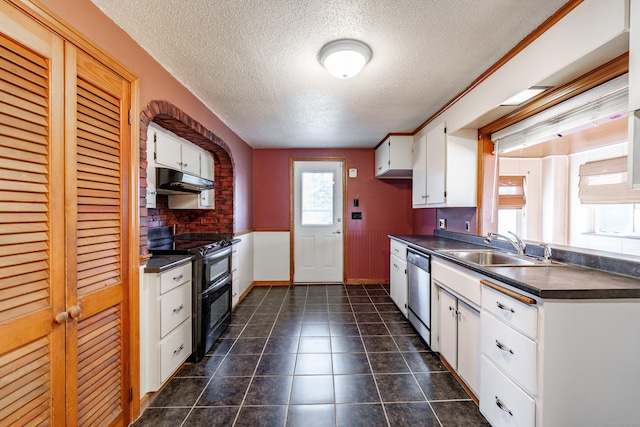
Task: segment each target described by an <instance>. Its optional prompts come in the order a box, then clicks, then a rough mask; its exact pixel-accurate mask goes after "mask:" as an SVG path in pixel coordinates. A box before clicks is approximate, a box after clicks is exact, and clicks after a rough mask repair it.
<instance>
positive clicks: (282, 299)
mask: <svg viewBox="0 0 640 427" xmlns="http://www.w3.org/2000/svg"><path fill="white" fill-rule="evenodd" d="M336 425H337V426H349V427H355V426H367V427H373V426H412V427H414V426H487V425H489V424H488V423H487V421H486V420H485V419H484V417H483V416H482V415H481V414H480V412H479V410H478V407H477V406H476V404H475V403H474V402H473V401H472V400H471V399H470V397H469V395H468V394H467V393H466V392H465V390H464V389H463V388H462V387H461V386H460V385H459V384H458V382H457V381H456V380H455V378H454V377H453V376H452V375H451V374H450V373H449V372H448V371H447V370H446V368H445V367H444V366H443V365H442V363H441V362H440V360H439V358H438V356H437V355H436V354H435V353H433V352H431V350H430V349H429V347H427V346H426V345H425V344H424V343H423V342H422V341H421V339H420V338H419V337H418V336H417V335H416V333H415V331H414V330H413V328H412V327H411V325H410V324H409V323H408V322H407V320H406V319H405V317H404V316H403V315H402V314H401V313H400V311H399V310H398V309H397V308H396V306H395V305H394V304H393V302H392V301H391V299H390V298H389V294H388V286H381V285H364V286H360V285H355V286H354V285H350V286H346V287H343V286H341V285H313V286H299V285H298V286H295V287H258V288H254V289H253V290H252V291H251V292H250V293H249V294H248V295H247V297H246V298H245V299H244V300H243V301H242V302H241V303H240V304H239V305H238V307H237V308H236V309H235V311H234V314H233V321H232V324H231V326H230V327H229V328H228V329H227V331H226V332H225V333H224V334H223V336H222V337H221V338H220V339H219V340H218V341H217V342H216V343H215V344H214V346H213V348H212V349H211V351H210V352H209V353H208V354H207V356H206V357H205V358H204V359H203V360H202V361H201V362H199V363H197V364H192V363H187V364H186V365H185V366H183V367H182V368H181V369H180V371H179V372H178V373H177V375H176V376H175V377H174V378H173V379H171V380H170V381H169V383H168V384H167V386H166V387H165V388H164V389H163V390H162V391H161V392H160V393H159V394H158V395H157V396H156V397H155V399H154V400H153V401H152V402H151V404H150V405H149V407H148V408H147V409H146V410H145V412H144V414H143V416H142V417H141V418H140V419H139V420H138V421H137V422H136V423H135V426H136V427H144V426H152V427H161V426H172V427H173V426H261V427H262V426H265V427H270V426H305V427H311V426H322V427H325V426H336Z"/></svg>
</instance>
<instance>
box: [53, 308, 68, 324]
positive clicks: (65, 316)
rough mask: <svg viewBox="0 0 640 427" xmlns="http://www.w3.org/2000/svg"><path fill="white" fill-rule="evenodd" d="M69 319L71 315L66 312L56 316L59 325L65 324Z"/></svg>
mask: <svg viewBox="0 0 640 427" xmlns="http://www.w3.org/2000/svg"><path fill="white" fill-rule="evenodd" d="M68 319H69V313H67V312H66V311H63V312H61V313H58V314H56V322H57V323H59V324H63V323H65V322H66V321H67V320H68Z"/></svg>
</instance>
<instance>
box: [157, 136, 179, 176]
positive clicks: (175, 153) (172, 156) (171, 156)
mask: <svg viewBox="0 0 640 427" xmlns="http://www.w3.org/2000/svg"><path fill="white" fill-rule="evenodd" d="M154 135H155V137H154V140H155V153H156V156H155V158H156V163H157V164H159V165H162V166H166V167H168V168H171V169H177V170H180V169H181V167H182V160H181V157H180V150H181V148H180V147H181V145H182V144H180V141H179V140H177V139H175V138H172V137H171V136H170V135H167V134H166V133H164V132H158V131H155V132H154Z"/></svg>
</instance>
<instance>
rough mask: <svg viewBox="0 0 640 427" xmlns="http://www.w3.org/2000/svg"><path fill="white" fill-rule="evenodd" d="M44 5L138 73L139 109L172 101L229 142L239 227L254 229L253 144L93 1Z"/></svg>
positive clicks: (43, 0) (49, 0) (45, 1)
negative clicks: (188, 88)
mask: <svg viewBox="0 0 640 427" xmlns="http://www.w3.org/2000/svg"><path fill="white" fill-rule="evenodd" d="M39 3H40V4H42V5H43V6H44V7H45V8H48V9H49V10H50V11H52V12H53V14H54V15H55V16H57V17H59V18H60V19H61V20H63V21H65V22H66V23H68V24H69V26H70V27H72V28H74V29H76V30H77V31H78V32H80V33H81V34H82V35H84V36H85V37H87V38H88V39H89V40H91V41H92V42H93V43H95V44H96V45H97V46H99V47H100V48H101V49H103V50H104V51H105V52H107V53H109V54H110V55H111V56H112V57H114V58H115V59H116V60H118V61H119V62H120V63H122V64H123V65H124V66H126V67H127V68H129V69H130V70H131V71H132V72H134V73H135V74H137V76H138V77H139V79H140V109H142V108H144V107H145V106H146V105H147V104H148V103H149V102H150V101H153V100H166V101H169V102H171V103H172V104H173V105H175V106H176V107H178V108H179V109H180V110H182V111H184V112H185V113H186V114H188V115H189V116H190V117H192V118H194V119H195V120H197V121H198V122H199V123H200V124H202V125H203V126H204V127H205V128H207V129H208V130H210V131H211V132H213V133H214V134H215V135H216V136H218V137H219V138H220V139H222V140H223V141H224V142H225V143H226V144H227V145H228V146H229V148H230V149H231V153H232V157H233V161H234V167H235V230H234V231H235V232H241V231H245V230H250V229H252V228H253V206H252V202H253V198H252V193H253V189H252V183H253V164H252V162H253V156H252V154H251V152H252V148H251V147H250V146H249V145H247V144H246V143H245V142H244V141H243V140H242V139H241V138H240V137H239V136H238V135H236V134H235V133H234V132H233V131H232V130H231V129H229V127H227V126H226V125H225V124H224V123H223V122H222V121H221V120H220V119H219V118H218V116H216V114H215V112H212V111H211V110H209V109H208V108H207V107H206V106H205V105H204V104H203V103H202V102H200V101H199V100H198V99H197V98H196V97H195V96H194V95H193V94H192V93H191V92H190V91H189V90H187V88H185V87H184V86H183V85H182V84H181V83H180V82H178V81H177V80H176V79H175V78H174V77H173V76H172V75H171V74H170V73H169V72H168V71H166V70H165V69H164V68H163V67H162V66H161V65H160V64H158V63H157V62H156V61H155V60H154V59H153V58H152V57H151V56H150V55H149V54H148V53H147V52H146V51H145V50H144V49H142V48H141V47H140V46H139V45H138V44H137V43H136V42H135V41H133V39H131V37H129V35H127V34H126V33H125V32H124V31H122V29H120V27H118V26H117V25H116V24H115V23H114V22H113V21H111V20H110V19H109V18H108V17H107V16H106V15H104V14H103V13H102V11H100V9H98V7H96V6H95V5H94V4H93V3H91V1H90V0H40V1H39Z"/></svg>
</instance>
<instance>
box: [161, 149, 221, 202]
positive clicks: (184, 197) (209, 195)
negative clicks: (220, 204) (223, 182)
mask: <svg viewBox="0 0 640 427" xmlns="http://www.w3.org/2000/svg"><path fill="white" fill-rule="evenodd" d="M197 154H198V157H199V158H198V170H199V171H200V176H201V177H202V178H206V179H210V180H211V181H213V180H214V178H213V177H214V170H213V167H214V163H213V155H212V154H211V153H208V152H206V151H204V150H202V152H198V153H197ZM214 202H215V189H211V190H203V191H202V192H200V193H199V194H171V195H169V209H213V208H215V203H214Z"/></svg>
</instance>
